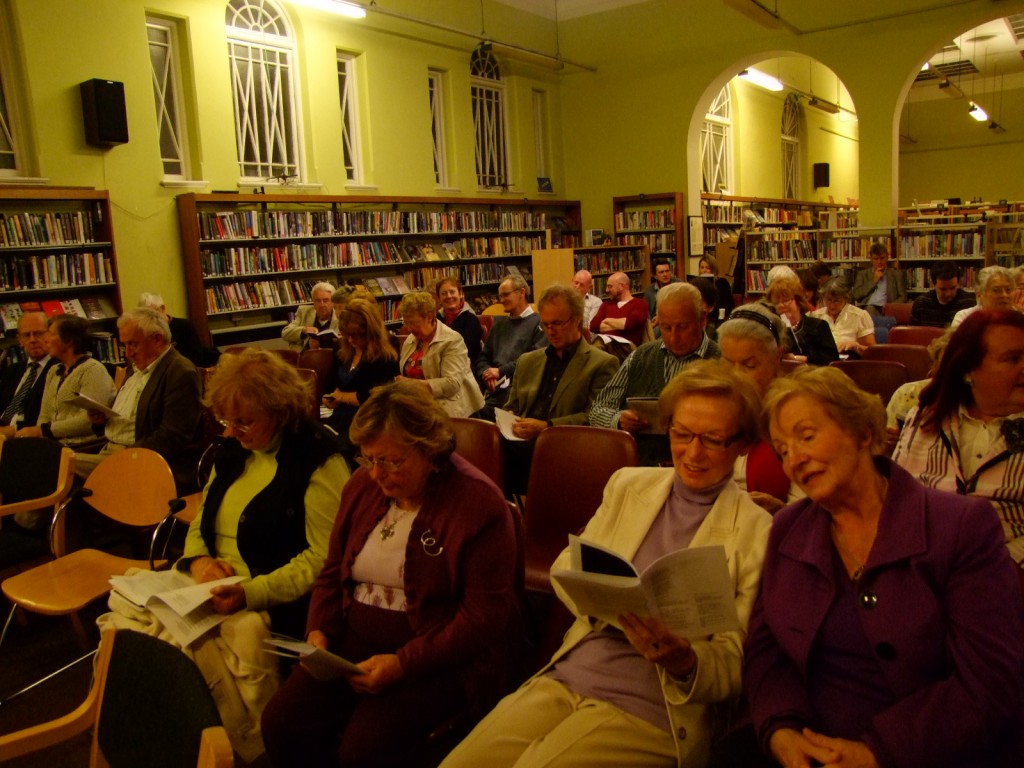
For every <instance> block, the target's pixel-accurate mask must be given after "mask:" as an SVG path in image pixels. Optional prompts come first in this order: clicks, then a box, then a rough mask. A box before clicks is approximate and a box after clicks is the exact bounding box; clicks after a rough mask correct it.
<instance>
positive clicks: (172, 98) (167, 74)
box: [146, 16, 189, 179]
mask: <svg viewBox="0 0 1024 768" xmlns="http://www.w3.org/2000/svg"><path fill="white" fill-rule="evenodd" d="M177 33H178V30H177V26H176V25H175V24H174V22H172V21H168V20H166V19H160V18H156V17H153V16H150V17H147V18H146V35H147V36H148V38H149V64H150V68H151V69H152V72H153V100H154V102H155V103H156V123H157V129H158V130H159V132H160V161H161V162H162V163H163V167H164V178H165V179H187V178H188V177H189V164H188V146H187V141H186V135H185V131H184V126H183V120H182V118H183V112H182V106H181V104H182V100H181V67H180V64H179V61H178V52H179V46H178V34H177Z"/></svg>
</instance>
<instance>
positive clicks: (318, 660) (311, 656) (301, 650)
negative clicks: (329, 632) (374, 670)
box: [263, 633, 363, 680]
mask: <svg viewBox="0 0 1024 768" xmlns="http://www.w3.org/2000/svg"><path fill="white" fill-rule="evenodd" d="M263 642H264V643H266V644H267V645H270V646H272V648H268V649H267V653H273V654H275V655H277V656H284V657H285V658H286V659H298V660H299V661H301V662H302V666H304V667H305V668H306V669H307V670H308V671H309V674H311V675H312V676H313V677H315V678H316V679H317V680H334V679H336V678H339V677H345V676H346V675H361V674H363V670H361V669H360V668H359V667H357V666H356V665H355V664H353V663H352V662H351V661H349V660H348V659H343V658H342V657H341V656H338V655H337V654H334V653H331V652H330V651H324V650H322V649H320V648H317V647H316V646H315V645H313V644H311V643H307V642H304V641H302V640H296V639H295V638H294V637H287V636H286V635H278V634H274V633H271V635H270V637H268V638H267V639H266V640H264V641H263Z"/></svg>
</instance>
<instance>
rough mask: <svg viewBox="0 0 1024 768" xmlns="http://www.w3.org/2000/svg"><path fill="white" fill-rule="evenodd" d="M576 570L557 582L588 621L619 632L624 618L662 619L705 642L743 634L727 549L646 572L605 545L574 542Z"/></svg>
mask: <svg viewBox="0 0 1024 768" xmlns="http://www.w3.org/2000/svg"><path fill="white" fill-rule="evenodd" d="M569 557H570V565H569V568H568V569H566V570H558V571H552V572H551V580H552V581H554V582H555V583H556V584H558V586H559V587H561V588H562V590H563V591H564V592H565V593H566V594H567V595H568V596H569V599H570V600H572V601H573V603H574V604H575V605H576V608H577V610H578V611H579V613H580V614H582V615H584V616H593V617H594V618H595V619H603V620H604V621H607V622H608V623H609V624H612V625H614V626H620V625H619V616H621V615H623V614H626V613H635V614H636V615H638V616H656V617H658V618H660V619H661V620H662V621H663V622H665V624H666V625H667V626H668V627H669V629H671V630H672V631H673V632H675V633H676V634H678V635H681V636H682V637H688V638H696V637H704V636H706V635H711V634H714V633H715V632H726V631H729V630H736V629H739V628H740V622H739V617H738V616H737V614H736V597H735V590H734V588H733V584H732V579H731V578H730V577H729V565H728V563H727V561H726V558H725V548H724V547H722V546H721V545H715V546H708V547H690V548H688V549H680V550H677V551H675V552H670V553H668V554H667V555H663V556H662V557H660V558H658V559H657V560H655V561H654V562H653V563H651V564H650V565H649V566H647V568H646V569H644V572H643V573H642V574H641V573H637V571H636V569H635V568H634V567H633V564H632V563H630V562H629V561H628V560H626V559H625V558H623V557H622V556H621V555H619V554H618V553H616V552H613V551H611V550H610V549H607V548H605V547H602V546H600V545H599V544H594V543H592V542H589V541H584V540H583V539H581V538H579V537H578V536H570V537H569Z"/></svg>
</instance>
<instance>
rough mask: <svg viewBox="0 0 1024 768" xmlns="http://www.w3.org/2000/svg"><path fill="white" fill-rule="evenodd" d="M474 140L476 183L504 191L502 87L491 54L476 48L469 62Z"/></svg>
mask: <svg viewBox="0 0 1024 768" xmlns="http://www.w3.org/2000/svg"><path fill="white" fill-rule="evenodd" d="M469 74H470V88H471V98H472V104H473V129H474V132H475V137H476V178H477V184H479V185H480V186H481V187H484V188H487V189H493V188H496V187H502V188H507V187H508V185H509V178H508V144H507V136H508V129H507V128H506V126H505V87H504V85H503V84H502V82H501V67H499V66H498V60H497V59H495V58H494V54H492V53H491V52H490V51H487V50H484V49H483V48H477V49H476V50H475V51H473V55H472V57H471V58H470V60H469Z"/></svg>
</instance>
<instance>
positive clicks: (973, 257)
mask: <svg viewBox="0 0 1024 768" xmlns="http://www.w3.org/2000/svg"><path fill="white" fill-rule="evenodd" d="M912 221H913V223H904V224H901V225H900V226H899V227H898V228H897V230H896V235H897V236H896V244H897V249H898V250H897V259H898V260H899V265H900V268H901V269H903V270H904V271H905V272H906V274H907V291H908V292H910V293H921V292H923V291H927V290H928V289H930V288H931V276H930V270H931V267H932V266H934V264H935V262H938V261H955V262H956V263H957V264H958V265H959V266H960V269H961V278H960V284H961V286H962V287H963V288H964V289H966V290H968V291H972V290H974V280H975V277H976V275H977V273H978V270H980V269H981V268H982V267H984V266H985V261H986V258H987V256H986V251H985V241H986V229H987V228H986V225H985V222H984V221H983V220H982V219H980V218H979V219H977V220H976V221H971V222H963V223H955V222H952V223H951V222H947V221H945V220H944V219H938V220H933V219H927V220H922V219H914V220H912Z"/></svg>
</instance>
